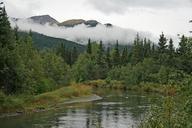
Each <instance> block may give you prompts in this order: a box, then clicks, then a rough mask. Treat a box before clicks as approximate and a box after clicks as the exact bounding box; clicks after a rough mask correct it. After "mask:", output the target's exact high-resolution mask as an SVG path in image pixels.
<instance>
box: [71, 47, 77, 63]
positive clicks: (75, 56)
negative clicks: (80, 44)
mask: <svg viewBox="0 0 192 128" xmlns="http://www.w3.org/2000/svg"><path fill="white" fill-rule="evenodd" d="M71 54H72V55H71V61H72V64H74V63H75V62H76V60H77V58H78V51H77V48H76V47H73V50H72V52H71Z"/></svg>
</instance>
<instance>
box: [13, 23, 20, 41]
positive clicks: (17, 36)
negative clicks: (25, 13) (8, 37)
mask: <svg viewBox="0 0 192 128" xmlns="http://www.w3.org/2000/svg"><path fill="white" fill-rule="evenodd" d="M18 30H19V27H18V26H17V25H16V26H15V28H14V33H15V39H16V41H17V42H18V41H19V35H18Z"/></svg>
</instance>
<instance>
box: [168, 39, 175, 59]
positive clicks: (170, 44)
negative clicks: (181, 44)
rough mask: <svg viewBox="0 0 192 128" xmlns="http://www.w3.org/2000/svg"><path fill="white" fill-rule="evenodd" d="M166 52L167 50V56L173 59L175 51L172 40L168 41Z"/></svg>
mask: <svg viewBox="0 0 192 128" xmlns="http://www.w3.org/2000/svg"><path fill="white" fill-rule="evenodd" d="M168 50H169V55H170V56H171V57H173V54H174V52H175V49H174V45H173V40H172V39H170V40H169V45H168Z"/></svg>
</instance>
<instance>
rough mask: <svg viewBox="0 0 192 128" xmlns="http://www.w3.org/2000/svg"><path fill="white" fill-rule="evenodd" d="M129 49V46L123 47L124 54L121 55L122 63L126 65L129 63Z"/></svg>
mask: <svg viewBox="0 0 192 128" xmlns="http://www.w3.org/2000/svg"><path fill="white" fill-rule="evenodd" d="M128 56H129V55H128V49H127V47H125V48H124V49H123V52H122V56H121V64H122V65H126V64H127V63H128Z"/></svg>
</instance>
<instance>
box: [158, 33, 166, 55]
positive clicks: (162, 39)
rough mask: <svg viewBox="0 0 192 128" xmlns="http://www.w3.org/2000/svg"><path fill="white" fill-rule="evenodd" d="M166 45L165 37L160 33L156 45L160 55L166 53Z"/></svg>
mask: <svg viewBox="0 0 192 128" xmlns="http://www.w3.org/2000/svg"><path fill="white" fill-rule="evenodd" d="M166 44H167V39H166V37H165V35H164V34H163V33H162V34H161V35H160V38H159V43H158V51H159V53H160V54H162V53H165V52H166V48H167V45H166Z"/></svg>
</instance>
